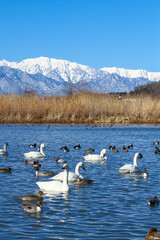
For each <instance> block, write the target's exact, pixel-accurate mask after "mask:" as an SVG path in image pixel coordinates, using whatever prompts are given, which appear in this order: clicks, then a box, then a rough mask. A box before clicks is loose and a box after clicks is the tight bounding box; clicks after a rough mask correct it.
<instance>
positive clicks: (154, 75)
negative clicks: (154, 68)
mask: <svg viewBox="0 0 160 240" xmlns="http://www.w3.org/2000/svg"><path fill="white" fill-rule="evenodd" d="M101 70H102V71H105V72H109V73H117V74H118V75H119V76H121V77H128V78H138V77H141V78H147V79H149V80H150V81H160V72H147V71H146V70H143V69H139V70H131V69H125V68H116V67H111V68H109V67H105V68H101Z"/></svg>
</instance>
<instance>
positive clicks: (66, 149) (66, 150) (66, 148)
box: [60, 146, 69, 152]
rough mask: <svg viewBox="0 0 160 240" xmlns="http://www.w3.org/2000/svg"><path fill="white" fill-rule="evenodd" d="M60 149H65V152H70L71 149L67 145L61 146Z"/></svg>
mask: <svg viewBox="0 0 160 240" xmlns="http://www.w3.org/2000/svg"><path fill="white" fill-rule="evenodd" d="M60 149H61V150H63V151H64V152H69V149H68V147H67V146H64V147H61V148H60Z"/></svg>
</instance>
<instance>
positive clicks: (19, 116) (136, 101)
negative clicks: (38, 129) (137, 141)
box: [0, 93, 160, 124]
mask: <svg viewBox="0 0 160 240" xmlns="http://www.w3.org/2000/svg"><path fill="white" fill-rule="evenodd" d="M0 123H2V124H4V123H22V124H26V123H39V124H41V123H48V124H54V123H60V124H61V123H62V124H63V123H68V124H73V123H75V124H89V123H92V124H93V123H95V124H98V123H102V124H160V101H159V98H157V97H153V96H151V95H137V96H132V95H129V94H127V95H125V96H122V98H121V100H119V98H118V96H117V95H111V94H93V93H83V94H76V95H72V96H69V97H67V96H64V97H40V96H37V95H34V96H30V95H28V96H27V95H23V96H19V95H9V96H6V95H1V96H0Z"/></svg>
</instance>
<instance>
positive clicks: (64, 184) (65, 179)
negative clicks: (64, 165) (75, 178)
mask: <svg viewBox="0 0 160 240" xmlns="http://www.w3.org/2000/svg"><path fill="white" fill-rule="evenodd" d="M63 186H68V169H65V170H64V178H63Z"/></svg>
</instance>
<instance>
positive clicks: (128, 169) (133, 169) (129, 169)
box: [118, 153, 142, 173]
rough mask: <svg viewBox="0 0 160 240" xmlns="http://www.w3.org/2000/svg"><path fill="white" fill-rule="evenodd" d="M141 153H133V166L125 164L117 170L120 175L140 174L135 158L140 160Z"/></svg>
mask: <svg viewBox="0 0 160 240" xmlns="http://www.w3.org/2000/svg"><path fill="white" fill-rule="evenodd" d="M141 157H142V154H141V153H135V155H134V158H133V164H125V165H124V166H122V167H120V168H119V169H118V170H119V172H120V173H138V172H141V169H140V167H139V166H138V164H137V158H141Z"/></svg>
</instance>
